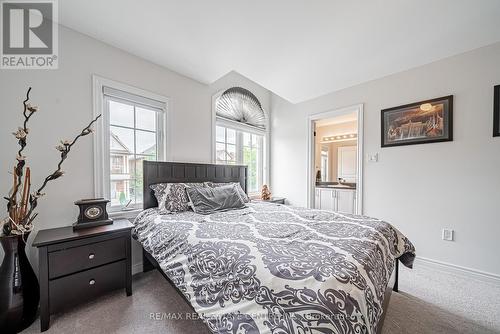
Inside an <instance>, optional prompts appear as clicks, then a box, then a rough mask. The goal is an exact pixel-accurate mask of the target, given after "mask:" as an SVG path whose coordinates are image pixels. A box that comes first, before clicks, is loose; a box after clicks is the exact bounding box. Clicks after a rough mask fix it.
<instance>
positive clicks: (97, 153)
mask: <svg viewBox="0 0 500 334" xmlns="http://www.w3.org/2000/svg"><path fill="white" fill-rule="evenodd" d="M104 87H109V88H112V89H116V90H119V91H124V92H127V93H130V94H135V95H138V96H142V97H145V98H148V99H152V100H155V101H158V102H160V103H161V104H163V106H164V107H163V110H164V113H165V114H164V117H162V118H161V121H162V122H163V124H159V125H162V128H163V131H162V132H161V137H160V140H161V141H162V142H163V145H161V147H163V151H162V152H160V153H161V154H159V156H160V155H161V156H162V157H163V158H164V159H166V160H171V159H172V157H171V152H172V150H171V149H170V148H171V145H172V141H171V131H170V129H169V127H170V126H171V125H170V124H171V122H170V114H171V112H172V105H171V101H170V98H169V97H166V96H163V95H159V94H156V93H152V92H149V91H146V90H144V89H141V88H137V87H134V86H130V85H127V84H124V83H121V82H118V81H114V80H111V79H107V78H104V77H101V76H99V75H96V74H93V75H92V101H93V104H92V106H93V108H92V109H93V110H92V111H93V115H94V118H95V117H97V115H102V117H101V121H100V122H97V124H96V132H97V135H96V136H94V194H95V196H96V197H103V196H104V195H105V194H106V190H105V188H104V187H105V186H106V185H105V184H103V182H102V180H104V179H108V178H109V168H106V166H107V164H106V162H105V161H104V148H105V147H108V146H109V138H107V137H106V136H103V135H102V134H103V133H107V131H105V126H107V124H109V115H107V114H106V113H105V112H104V110H105V109H104V95H103V88H104ZM100 134H101V135H100Z"/></svg>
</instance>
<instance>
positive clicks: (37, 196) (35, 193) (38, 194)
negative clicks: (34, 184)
mask: <svg viewBox="0 0 500 334" xmlns="http://www.w3.org/2000/svg"><path fill="white" fill-rule="evenodd" d="M31 196H32V197H33V198H40V197H42V196H45V193H38V192H34V193H32V194H31Z"/></svg>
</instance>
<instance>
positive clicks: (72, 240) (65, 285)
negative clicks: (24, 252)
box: [33, 219, 133, 332]
mask: <svg viewBox="0 0 500 334" xmlns="http://www.w3.org/2000/svg"><path fill="white" fill-rule="evenodd" d="M132 227H133V225H132V224H131V223H130V222H129V221H128V220H124V219H120V220H115V221H114V222H113V224H112V225H105V226H98V227H93V228H87V229H81V230H77V231H73V227H71V226H68V227H61V228H53V229H48V230H41V231H39V232H38V234H37V235H36V237H35V240H34V241H33V246H35V247H38V260H39V265H38V267H39V275H38V279H39V281H40V327H41V330H42V332H43V331H45V330H47V329H48V328H49V321H50V315H51V314H54V313H56V312H59V311H62V310H65V309H67V308H68V307H70V306H74V305H76V304H79V303H82V302H84V301H88V300H91V299H95V298H96V297H97V296H99V295H102V294H104V293H106V292H108V291H111V290H114V289H118V288H125V290H126V293H127V296H130V295H131V294H132V270H131V251H130V233H131V229H132Z"/></svg>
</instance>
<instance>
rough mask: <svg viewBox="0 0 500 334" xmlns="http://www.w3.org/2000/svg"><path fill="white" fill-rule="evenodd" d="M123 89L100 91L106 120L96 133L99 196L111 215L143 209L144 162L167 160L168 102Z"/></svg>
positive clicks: (100, 88) (103, 118) (102, 109)
mask: <svg viewBox="0 0 500 334" xmlns="http://www.w3.org/2000/svg"><path fill="white" fill-rule="evenodd" d="M120 88H121V89H116V88H112V87H108V86H105V85H102V86H100V87H99V91H100V93H101V96H100V102H101V103H102V108H101V110H100V111H101V113H102V114H103V117H102V123H101V129H100V130H98V131H97V134H98V140H97V142H98V146H99V149H98V151H99V152H100V153H99V154H100V156H96V193H97V195H98V196H101V197H105V198H107V199H109V200H110V201H111V210H110V211H118V210H122V209H124V208H125V207H127V208H142V197H143V175H142V162H143V161H144V160H163V159H164V158H165V140H164V138H165V136H164V131H165V130H164V129H165V113H166V102H161V101H158V100H156V99H151V98H149V97H148V96H147V95H148V93H147V92H142V91H139V93H141V94H144V95H146V96H144V95H139V94H137V93H136V91H137V89H135V88H130V90H131V92H128V91H125V90H122V89H123V88H124V87H120ZM125 88H127V87H125Z"/></svg>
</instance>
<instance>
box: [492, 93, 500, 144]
mask: <svg viewBox="0 0 500 334" xmlns="http://www.w3.org/2000/svg"><path fill="white" fill-rule="evenodd" d="M494 95H495V97H494V102H493V137H500V85H497V86H495V87H494Z"/></svg>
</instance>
